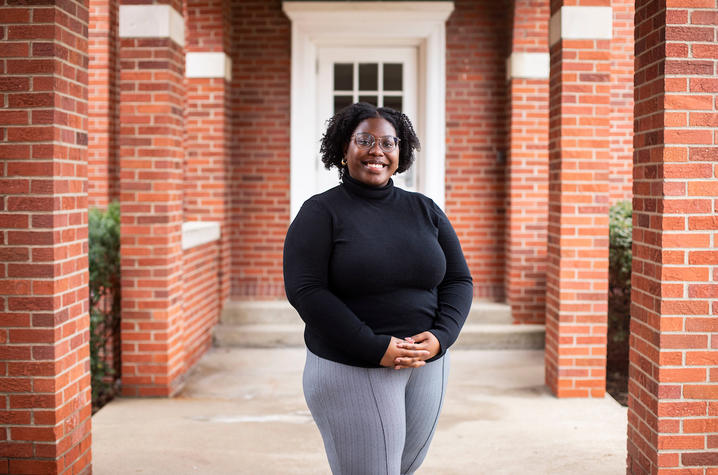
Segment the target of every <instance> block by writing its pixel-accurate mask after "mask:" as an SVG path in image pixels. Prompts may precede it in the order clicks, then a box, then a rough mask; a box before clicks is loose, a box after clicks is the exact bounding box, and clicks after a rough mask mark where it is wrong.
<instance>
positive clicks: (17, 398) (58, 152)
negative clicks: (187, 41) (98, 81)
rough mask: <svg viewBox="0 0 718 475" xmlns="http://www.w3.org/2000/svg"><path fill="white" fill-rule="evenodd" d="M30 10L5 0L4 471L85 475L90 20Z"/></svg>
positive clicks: (0, 366)
mask: <svg viewBox="0 0 718 475" xmlns="http://www.w3.org/2000/svg"><path fill="white" fill-rule="evenodd" d="M24 3H30V2H16V1H12V0H2V1H0V58H2V59H0V159H1V160H2V161H0V190H2V192H1V193H2V194H0V223H1V224H0V424H2V425H1V427H0V473H48V474H58V473H78V474H87V473H90V472H91V466H90V459H91V455H90V425H91V419H90V415H91V389H90V372H89V366H90V363H89V331H88V328H89V313H88V312H89V302H88V294H87V289H88V272H87V125H88V124H87V48H88V46H87V23H88V12H87V8H86V6H85V4H84V2H82V1H73V0H67V1H64V2H57V5H52V6H47V5H43V6H31V5H24ZM43 3H48V2H43ZM51 3H55V2H51Z"/></svg>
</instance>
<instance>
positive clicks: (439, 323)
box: [430, 204, 474, 359]
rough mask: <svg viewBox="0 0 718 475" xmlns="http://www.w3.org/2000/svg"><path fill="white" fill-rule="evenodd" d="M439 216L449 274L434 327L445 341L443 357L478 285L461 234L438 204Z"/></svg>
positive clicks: (441, 290)
mask: <svg viewBox="0 0 718 475" xmlns="http://www.w3.org/2000/svg"><path fill="white" fill-rule="evenodd" d="M434 211H435V212H436V213H437V216H438V224H439V234H438V240H439V245H440V246H441V249H442V250H443V251H444V256H445V257H446V274H445V275H444V279H443V280H442V281H441V283H440V284H439V286H438V289H437V290H438V300H439V308H438V310H437V315H436V319H435V320H434V325H433V326H432V328H431V329H430V331H431V332H432V333H433V334H434V335H435V336H436V338H437V339H438V340H439V343H440V344H441V351H440V352H439V354H438V355H436V356H435V357H434V358H433V359H436V358H439V357H441V356H442V355H443V354H444V353H446V350H447V349H448V348H449V347H450V346H451V345H452V344H453V343H454V342H455V341H456V339H457V338H458V337H459V331H460V330H461V327H462V326H463V325H464V322H465V321H466V317H467V316H468V314H469V310H470V309H471V302H472V300H473V295H474V286H473V281H472V279H471V273H470V272H469V267H468V265H467V264H466V259H465V258H464V253H463V252H462V250H461V244H460V243H459V238H458V237H457V236H456V232H455V231H454V228H453V227H452V226H451V223H450V222H449V218H447V217H446V215H445V214H444V212H443V211H442V210H441V209H440V208H439V207H438V206H436V205H435V204H434Z"/></svg>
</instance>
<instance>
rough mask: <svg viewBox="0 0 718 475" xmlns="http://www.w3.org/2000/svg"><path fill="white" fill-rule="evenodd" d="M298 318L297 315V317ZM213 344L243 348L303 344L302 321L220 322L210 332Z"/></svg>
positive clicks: (283, 346)
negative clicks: (243, 323)
mask: <svg viewBox="0 0 718 475" xmlns="http://www.w3.org/2000/svg"><path fill="white" fill-rule="evenodd" d="M297 318H299V317H297ZM212 337H213V341H214V346H218V347H244V348H285V347H286V348H292V347H300V346H304V323H303V322H302V321H297V322H295V323H248V324H245V325H228V324H226V323H220V324H219V325H217V326H215V327H214V329H213V333H212Z"/></svg>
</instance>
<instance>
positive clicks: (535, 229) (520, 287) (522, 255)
mask: <svg viewBox="0 0 718 475" xmlns="http://www.w3.org/2000/svg"><path fill="white" fill-rule="evenodd" d="M548 18H549V2H548V0H546V1H543V2H539V3H538V4H537V2H535V1H531V0H516V1H515V3H514V14H513V41H512V52H511V56H510V57H509V58H508V60H507V72H508V78H507V79H508V81H509V85H508V89H509V91H508V92H509V101H508V104H509V147H508V157H507V159H508V166H507V169H508V184H509V191H508V210H507V216H506V217H507V219H508V224H507V227H506V233H507V236H506V280H505V282H506V283H505V285H506V296H507V299H508V303H509V304H510V305H511V314H512V316H513V319H514V322H516V323H544V318H545V314H546V301H545V295H546V264H545V262H546V228H547V226H548V219H547V216H548V112H547V111H548V74H549V54H548Z"/></svg>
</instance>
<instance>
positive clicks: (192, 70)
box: [185, 52, 232, 81]
mask: <svg viewBox="0 0 718 475" xmlns="http://www.w3.org/2000/svg"><path fill="white" fill-rule="evenodd" d="M185 66H186V67H185V75H186V76H187V77H188V78H225V79H226V80H227V81H231V80H232V58H230V57H229V55H227V54H226V53H211V52H199V53H196V52H195V53H192V52H190V53H187V54H186V55H185Z"/></svg>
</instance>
